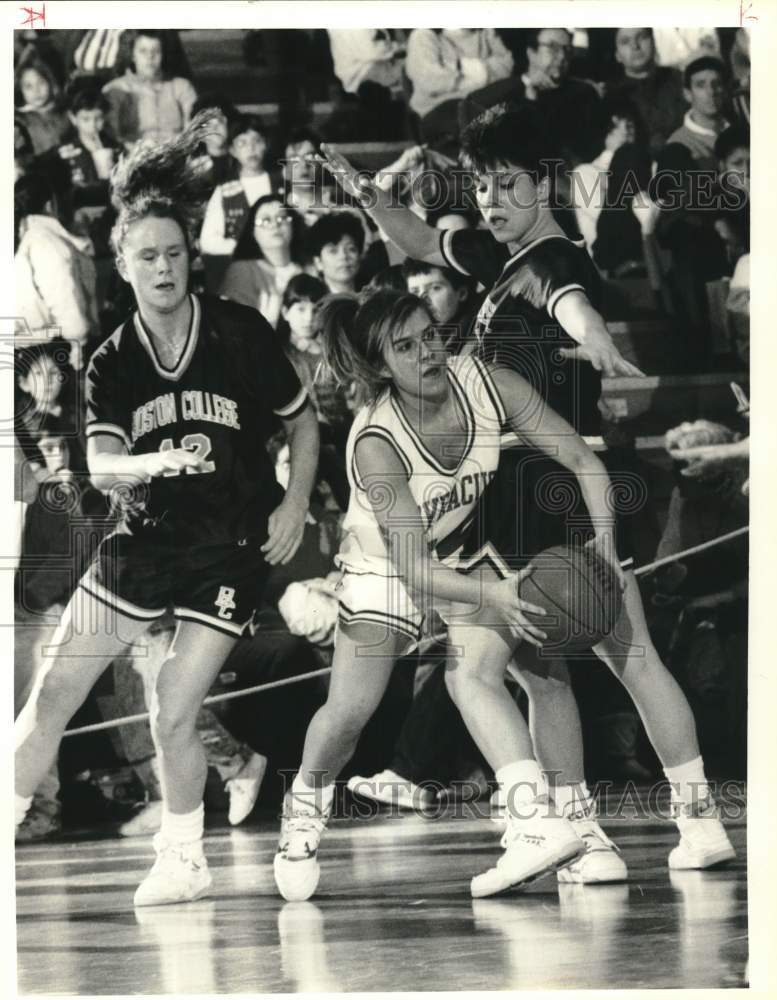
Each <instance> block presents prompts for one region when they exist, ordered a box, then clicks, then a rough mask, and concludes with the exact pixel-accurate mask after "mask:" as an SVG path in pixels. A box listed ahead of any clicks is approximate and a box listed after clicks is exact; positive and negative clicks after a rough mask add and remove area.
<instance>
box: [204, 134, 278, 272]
mask: <svg viewBox="0 0 777 1000" xmlns="http://www.w3.org/2000/svg"><path fill="white" fill-rule="evenodd" d="M228 139H229V146H228V149H229V154H230V156H232V157H234V159H235V160H236V161H237V164H238V179H237V180H234V181H228V182H227V183H226V184H221V185H219V187H217V188H216V190H215V191H214V192H213V195H212V196H211V199H210V201H209V202H208V207H207V209H206V210H205V218H204V219H203V222H202V231H201V233H200V249H201V250H202V252H203V253H204V254H209V255H211V256H222V257H223V256H230V255H232V254H233V253H234V252H235V248H236V247H237V241H238V238H239V237H240V234H241V233H242V232H243V229H244V227H245V224H246V220H247V218H248V214H249V212H250V209H251V206H252V205H255V204H256V202H257V201H258V200H259V199H260V198H263V197H267V196H269V195H271V194H272V189H273V185H272V181H271V180H270V175H269V174H268V173H267V171H266V170H265V168H264V157H265V153H266V152H267V141H266V139H265V137H264V128H263V126H262V123H261V122H260V121H259V119H258V118H254V117H249V116H248V115H241V116H240V117H239V118H236V119H235V120H234V121H233V122H232V123H231V124H230V126H229V129H228Z"/></svg>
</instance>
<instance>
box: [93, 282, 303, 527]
mask: <svg viewBox="0 0 777 1000" xmlns="http://www.w3.org/2000/svg"><path fill="white" fill-rule="evenodd" d="M190 303H191V323H190V326H189V330H188V334H187V339H186V343H185V345H184V348H183V350H182V352H181V356H180V359H179V361H178V363H177V364H176V365H175V367H174V368H166V367H165V366H164V365H163V364H162V363H161V361H160V359H159V357H158V355H157V352H156V351H155V349H154V342H153V339H152V337H151V336H150V334H149V331H148V330H147V329H146V327H145V325H144V323H143V320H142V318H141V317H140V315H139V313H135V314H134V315H133V316H132V317H131V318H130V319H129V320H127V322H125V323H123V324H122V325H121V326H120V327H119V328H118V330H116V332H115V333H114V334H113V335H112V336H111V337H109V338H108V339H107V340H106V341H105V343H104V344H102V345H101V346H100V348H99V349H98V350H97V351H96V352H95V354H94V356H93V357H92V360H91V362H90V365H89V369H88V372H87V378H86V383H87V402H88V410H87V427H86V433H87V436H93V435H96V434H109V435H113V436H115V437H117V438H119V439H120V440H121V441H123V442H124V444H125V446H126V448H127V451H128V452H129V453H130V454H138V455H142V454H148V453H151V452H155V451H165V450H168V449H173V448H186V449H188V450H190V451H192V452H194V453H195V454H196V455H197V456H198V457H199V458H200V459H201V460H202V461H203V462H204V463H205V464H204V470H203V471H202V472H194V471H193V470H192V469H187V470H185V471H183V470H182V471H181V472H170V473H164V474H163V475H162V476H159V477H157V478H155V479H153V480H152V481H151V482H150V483H148V484H145V485H138V486H137V487H136V489H135V491H134V492H135V494H136V496H137V497H139V498H140V502H139V503H136V504H135V505H134V508H133V507H132V506H131V507H130V511H129V513H128V515H127V517H126V521H127V526H128V527H129V528H130V530H132V532H133V533H137V532H140V531H154V532H155V537H159V538H160V540H162V537H163V536H164V538H168V537H170V539H171V540H172V541H176V542H178V543H182V542H185V541H191V542H192V543H195V544H196V543H200V544H208V543H210V542H216V541H219V540H228V539H232V540H235V539H240V538H241V537H244V536H248V535H254V534H263V533H264V532H265V530H266V518H267V517H268V516H269V514H270V513H271V512H272V510H273V509H274V508H275V507H276V506H277V505H278V503H279V502H280V500H281V499H282V491H281V490H280V487H279V486H278V484H277V482H276V479H275V471H274V469H273V466H272V463H271V462H270V458H269V456H268V454H267V450H266V447H265V443H266V440H267V438H268V437H269V435H270V434H271V433H272V432H273V430H274V429H275V426H274V425H275V423H276V422H275V420H274V417H273V414H274V415H275V416H276V417H282V418H286V419H289V418H293V417H294V416H296V415H297V414H298V413H300V412H301V411H302V409H304V407H305V405H306V400H307V395H306V392H305V390H304V389H303V388H302V386H301V384H300V381H299V379H298V377H297V374H296V372H295V371H294V368H293V367H292V365H291V362H290V361H289V360H288V359H287V358H286V356H285V354H284V353H283V351H282V350H281V348H280V347H279V346H278V343H277V338H276V337H275V334H274V331H273V330H272V328H271V327H270V325H269V324H268V323H267V321H266V320H265V319H264V318H263V317H262V316H261V315H260V314H259V313H258V312H257V311H256V310H255V309H249V308H247V307H246V306H241V305H237V304H235V303H233V302H227V301H225V300H221V299H211V298H207V297H198V296H195V295H192V296H190Z"/></svg>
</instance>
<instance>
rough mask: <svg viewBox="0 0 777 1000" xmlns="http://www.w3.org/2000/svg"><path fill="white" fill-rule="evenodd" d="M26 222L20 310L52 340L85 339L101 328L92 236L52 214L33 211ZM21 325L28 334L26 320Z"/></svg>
mask: <svg viewBox="0 0 777 1000" xmlns="http://www.w3.org/2000/svg"><path fill="white" fill-rule="evenodd" d="M25 223H26V229H25V232H24V235H23V236H22V238H21V240H20V242H19V247H18V249H17V251H16V256H15V258H14V269H15V286H16V315H17V316H18V317H19V318H20V319H21V320H23V321H24V322H26V324H27V328H28V329H29V330H30V331H32V332H33V333H37V334H39V335H41V336H42V337H43V338H45V339H46V340H50V339H51V338H52V337H56V336H62V337H64V338H65V339H66V340H70V341H77V342H79V343H81V344H83V343H84V342H85V341H86V339H87V338H88V337H89V336H90V334H94V333H96V332H97V330H98V318H97V295H96V292H95V269H94V262H93V260H92V258H91V256H90V253H89V251H90V249H91V244H90V241H89V240H85V239H83V238H80V237H77V236H73V235H72V233H69V232H68V231H67V229H65V227H64V226H63V225H62V224H61V223H60V222H59V221H58V220H57V219H54V218H52V217H51V216H48V215H28V216H27V218H26V219H25ZM18 330H19V332H20V333H21V334H22V336H24V334H25V333H26V329H25V326H24V323H21V324H20V325H19V327H18Z"/></svg>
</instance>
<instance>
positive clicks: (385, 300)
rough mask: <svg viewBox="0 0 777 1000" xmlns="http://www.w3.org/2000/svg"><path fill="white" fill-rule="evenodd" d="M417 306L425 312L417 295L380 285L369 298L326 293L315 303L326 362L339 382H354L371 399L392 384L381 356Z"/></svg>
mask: <svg viewBox="0 0 777 1000" xmlns="http://www.w3.org/2000/svg"><path fill="white" fill-rule="evenodd" d="M419 309H421V310H423V312H424V313H427V314H428V312H429V310H428V309H427V308H426V306H425V305H424V303H423V302H422V301H421V299H419V298H417V297H416V296H415V295H410V294H409V293H408V292H396V291H393V290H392V289H381V290H380V291H377V292H373V293H372V294H371V295H369V296H368V297H367V298H362V299H359V298H357V297H356V296H355V295H328V296H327V297H326V298H325V299H323V301H322V302H321V304H320V306H319V307H318V314H317V325H318V326H319V329H320V334H319V336H320V338H321V348H322V352H323V357H324V364H325V366H326V367H327V368H328V369H329V371H330V372H331V374H332V376H333V378H334V379H335V381H336V382H338V383H339V384H340V385H346V386H347V385H350V384H351V383H353V382H356V383H357V384H358V385H359V387H361V388H362V389H363V390H364V393H365V397H366V399H367V400H368V401H369V402H374V401H375V399H377V397H378V396H379V395H380V393H381V392H382V391H383V390H384V389H385V388H386V387H387V386H389V385H391V376H390V375H389V374H387V372H386V369H385V365H384V358H385V347H386V344H387V343H388V342H389V339H390V337H391V334H392V332H393V331H394V330H396V329H398V328H401V327H402V326H403V325H404V324H405V323H406V322H407V320H408V319H409V318H410V317H411V316H412V315H413V313H415V312H417V311H418V310H419Z"/></svg>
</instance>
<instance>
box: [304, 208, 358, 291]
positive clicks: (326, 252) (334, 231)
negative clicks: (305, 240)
mask: <svg viewBox="0 0 777 1000" xmlns="http://www.w3.org/2000/svg"><path fill="white" fill-rule="evenodd" d="M364 243H365V234H364V226H363V225H362V223H361V222H360V221H359V219H358V218H356V216H354V215H352V214H351V213H350V212H332V213H330V214H329V215H325V216H322V218H320V219H319V220H318V222H317V223H316V224H315V225H314V226H313V227H312V228H311V230H310V251H311V255H312V258H313V265H314V267H315V268H316V271H317V272H318V273H319V275H320V276H321V278H322V280H323V281H324V283H325V284H326V286H327V288H328V289H329V291H330V292H335V293H338V294H339V293H342V292H350V293H354V292H355V291H356V276H357V274H358V272H359V265H360V264H361V260H362V254H363V253H364Z"/></svg>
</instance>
